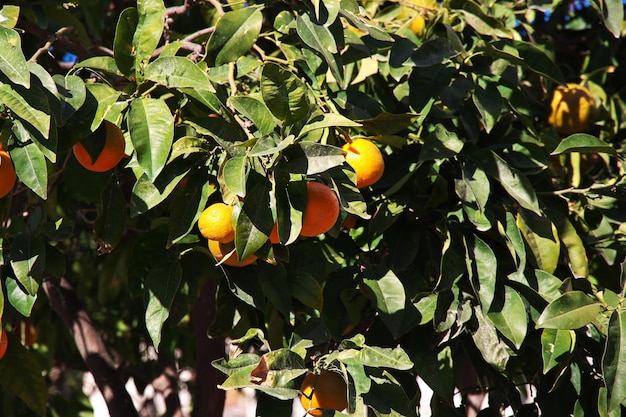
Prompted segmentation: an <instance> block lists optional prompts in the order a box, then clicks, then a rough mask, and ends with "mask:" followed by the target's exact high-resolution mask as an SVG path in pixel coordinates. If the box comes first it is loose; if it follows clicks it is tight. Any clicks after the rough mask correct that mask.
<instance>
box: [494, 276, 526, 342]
mask: <svg viewBox="0 0 626 417" xmlns="http://www.w3.org/2000/svg"><path fill="white" fill-rule="evenodd" d="M487 318H488V319H489V320H491V322H492V323H493V324H494V325H495V326H496V329H498V330H499V331H500V333H502V335H503V336H504V337H506V338H507V339H508V340H510V341H511V343H513V345H514V346H515V348H516V349H519V348H520V347H521V346H522V343H523V342H524V339H525V338H526V330H527V328H528V316H527V314H526V305H525V304H524V301H523V300H522V297H520V296H519V294H518V293H517V291H515V290H514V289H513V288H511V287H509V286H505V287H504V297H501V298H500V299H499V300H498V299H497V298H496V300H494V302H493V303H492V304H491V309H490V310H489V312H488V313H487Z"/></svg>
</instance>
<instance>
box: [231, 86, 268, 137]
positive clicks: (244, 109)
mask: <svg viewBox="0 0 626 417" xmlns="http://www.w3.org/2000/svg"><path fill="white" fill-rule="evenodd" d="M230 102H231V103H232V105H233V107H234V108H235V109H236V110H237V111H238V112H239V113H241V114H243V115H244V116H246V117H247V118H248V119H250V120H251V121H252V123H254V125H255V126H256V127H257V128H258V129H259V132H260V133H261V134H262V135H268V134H270V133H271V132H273V131H274V128H275V127H276V121H275V119H274V116H272V113H271V112H270V111H269V109H268V108H267V106H266V105H265V103H263V102H262V101H260V100H257V99H256V98H255V97H252V96H250V95H247V96H234V97H231V98H230Z"/></svg>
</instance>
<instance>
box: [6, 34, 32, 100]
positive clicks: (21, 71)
mask: <svg viewBox="0 0 626 417" xmlns="http://www.w3.org/2000/svg"><path fill="white" fill-rule="evenodd" d="M0 71H2V73H4V75H6V76H7V77H8V78H9V80H11V81H12V82H14V83H15V84H19V85H21V86H23V87H25V88H29V87H30V72H29V71H28V66H27V65H26V58H24V53H23V52H22V41H21V38H20V35H19V34H18V33H17V32H16V31H15V30H13V29H10V28H8V27H6V26H4V25H0Z"/></svg>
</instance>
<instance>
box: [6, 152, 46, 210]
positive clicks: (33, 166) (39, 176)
mask: <svg viewBox="0 0 626 417" xmlns="http://www.w3.org/2000/svg"><path fill="white" fill-rule="evenodd" d="M10 154H11V159H12V160H13V165H14V166H15V172H16V173H17V176H18V177H19V179H20V180H21V181H22V182H23V183H24V185H26V186H27V187H28V188H30V189H31V190H33V192H34V193H35V194H37V195H38V196H39V197H41V198H43V199H44V200H45V199H46V198H47V196H48V188H47V187H48V169H47V166H46V159H45V157H44V155H43V153H42V152H41V149H39V147H38V146H37V145H36V144H35V143H33V142H30V143H28V144H26V145H23V146H19V147H15V148H12V149H11V151H10Z"/></svg>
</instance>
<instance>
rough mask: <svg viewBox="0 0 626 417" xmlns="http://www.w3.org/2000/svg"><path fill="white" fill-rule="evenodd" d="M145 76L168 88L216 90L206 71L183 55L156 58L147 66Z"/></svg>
mask: <svg viewBox="0 0 626 417" xmlns="http://www.w3.org/2000/svg"><path fill="white" fill-rule="evenodd" d="M144 77H145V78H146V79H147V80H150V81H154V82H155V83H157V84H161V85H164V86H166V87H168V88H191V89H195V90H207V91H213V90H214V88H213V86H212V85H211V81H210V80H209V77H208V75H207V74H206V72H204V71H202V70H201V69H200V68H199V67H198V65H196V64H194V63H193V62H191V60H189V59H188V58H185V57H182V56H171V57H160V58H157V59H155V60H154V62H151V63H150V64H149V65H148V66H147V67H146V70H145V74H144Z"/></svg>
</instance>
